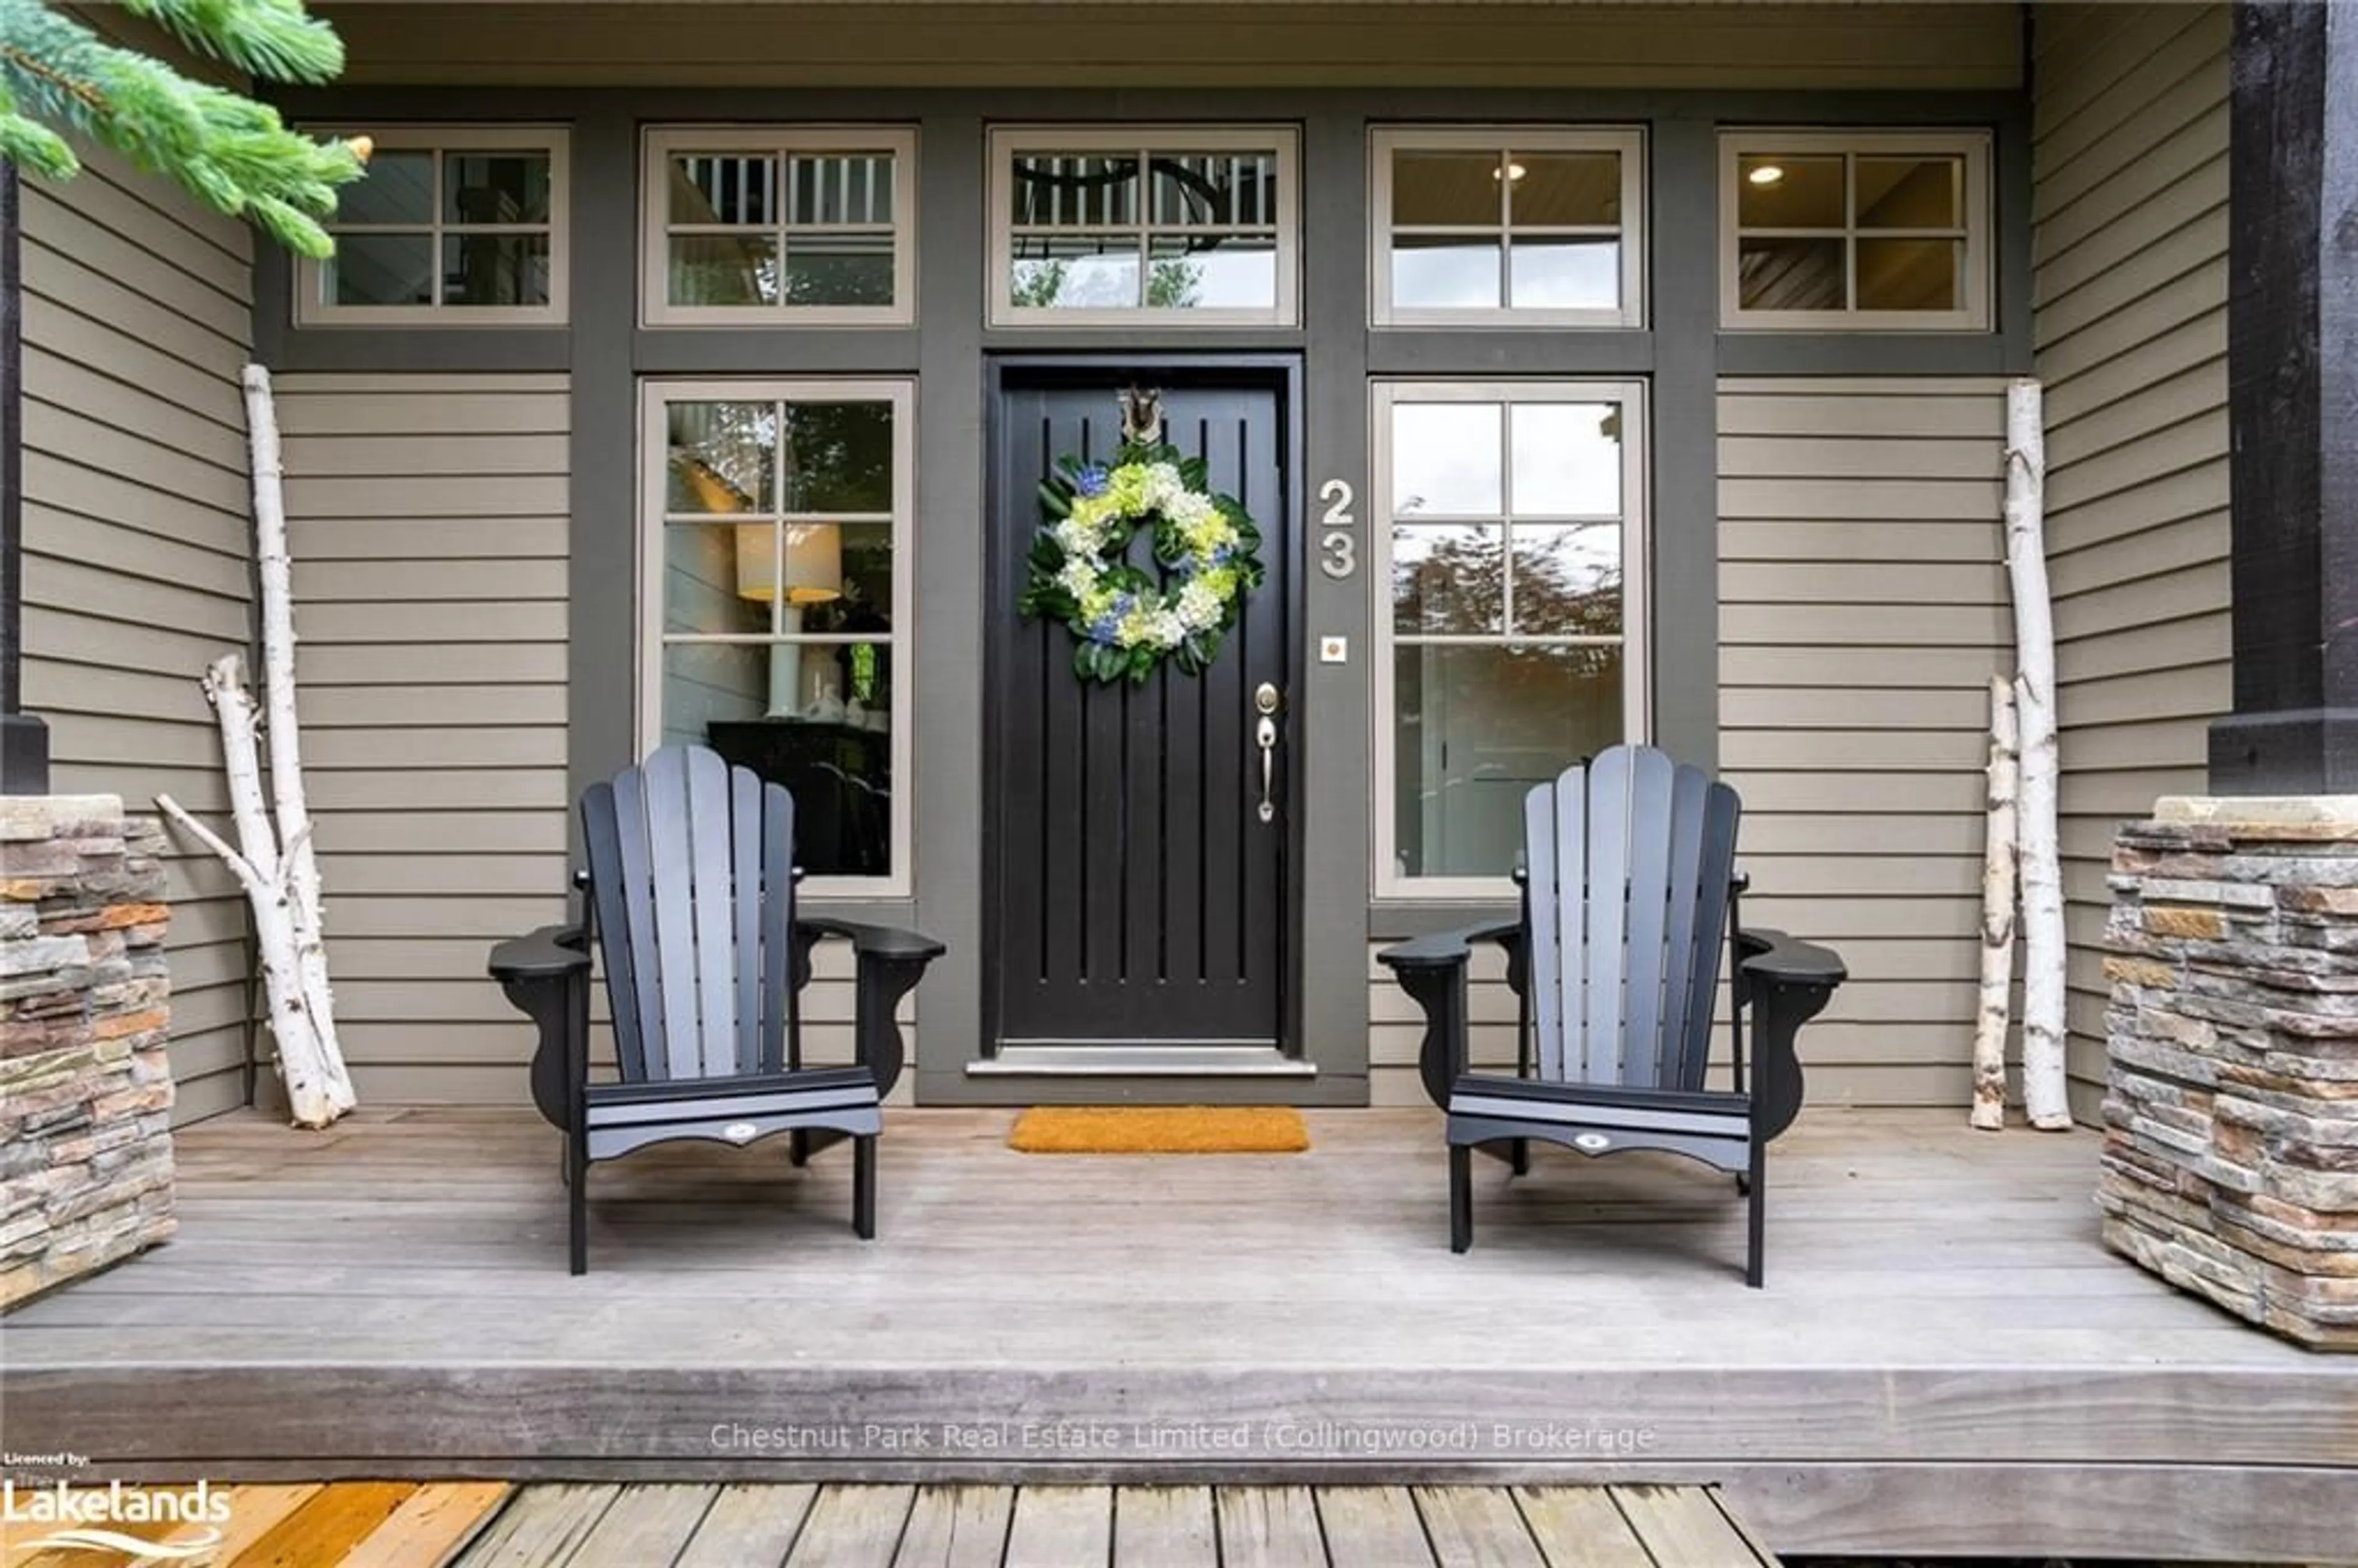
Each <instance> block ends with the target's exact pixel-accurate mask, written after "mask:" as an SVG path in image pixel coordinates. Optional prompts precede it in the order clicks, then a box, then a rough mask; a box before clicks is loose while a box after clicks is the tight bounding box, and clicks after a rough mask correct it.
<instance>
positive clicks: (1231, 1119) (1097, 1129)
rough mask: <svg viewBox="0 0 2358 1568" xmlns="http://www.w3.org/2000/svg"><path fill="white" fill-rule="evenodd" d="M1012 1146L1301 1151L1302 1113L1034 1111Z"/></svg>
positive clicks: (1080, 1150)
mask: <svg viewBox="0 0 2358 1568" xmlns="http://www.w3.org/2000/svg"><path fill="white" fill-rule="evenodd" d="M1007 1146H1008V1147H1009V1148H1011V1149H1016V1150H1020V1151H1022V1152H1024V1153H1026V1154H1299V1153H1301V1152H1303V1150H1305V1149H1307V1148H1309V1147H1310V1128H1309V1126H1308V1125H1307V1124H1306V1123H1305V1122H1303V1119H1302V1113H1301V1112H1300V1111H1298V1110H1294V1109H1293V1108H1289V1107H1285V1106H1217V1105H1076V1106H1049V1105H1039V1106H1033V1108H1031V1109H1029V1110H1027V1111H1025V1112H1024V1113H1023V1114H1022V1116H1019V1117H1017V1118H1016V1119H1015V1130H1013V1131H1012V1132H1011V1133H1009V1134H1008V1137H1007Z"/></svg>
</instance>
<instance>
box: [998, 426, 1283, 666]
mask: <svg viewBox="0 0 2358 1568" xmlns="http://www.w3.org/2000/svg"><path fill="white" fill-rule="evenodd" d="M1159 401H1160V400H1159V398H1158V396H1157V395H1155V394H1153V393H1138V392H1130V393H1125V394H1123V395H1122V443H1121V449H1120V451H1119V452H1117V453H1116V454H1115V455H1114V459H1113V461H1112V462H1110V463H1098V462H1089V461H1087V460H1083V459H1080V458H1076V457H1072V456H1066V457H1063V458H1060V459H1058V460H1057V463H1056V472H1055V473H1054V474H1052V475H1051V476H1050V477H1049V478H1047V479H1046V480H1044V481H1042V482H1041V485H1040V505H1041V509H1042V511H1043V512H1044V513H1045V514H1046V516H1047V524H1046V525H1045V526H1044V527H1043V528H1042V529H1041V530H1040V532H1039V535H1038V536H1037V537H1035V538H1034V539H1033V542H1032V552H1031V557H1030V568H1031V569H1030V579H1029V580H1028V581H1027V582H1026V584H1025V585H1024V589H1023V596H1022V600H1021V602H1020V604H1019V605H1018V608H1019V609H1020V610H1021V611H1022V615H1023V617H1024V619H1025V620H1027V621H1030V620H1038V619H1041V618H1043V617H1053V618H1054V619H1056V620H1059V621H1062V622H1064V623H1065V626H1066V627H1068V628H1069V629H1070V630H1071V632H1072V633H1073V639H1074V642H1075V644H1076V646H1075V647H1074V649H1073V673H1074V674H1075V675H1076V676H1080V677H1081V678H1082V679H1083V680H1090V681H1097V682H1099V683H1102V684H1106V685H1111V684H1114V683H1116V682H1119V681H1124V680H1128V681H1131V682H1142V681H1144V680H1145V679H1146V678H1147V677H1148V676H1151V675H1152V674H1153V673H1154V670H1155V668H1156V666H1158V665H1161V664H1162V663H1163V660H1164V659H1166V658H1167V659H1169V660H1171V661H1172V662H1173V663H1174V664H1175V665H1178V666H1179V668H1180V670H1181V671H1182V672H1183V673H1184V674H1187V675H1191V676H1192V675H1200V674H1202V673H1203V671H1204V670H1205V669H1206V668H1207V667H1208V666H1209V665H1211V663H1212V661H1213V659H1214V658H1216V657H1217V656H1218V654H1219V651H1220V642H1221V640H1222V639H1223V638H1224V637H1226V636H1227V635H1228V632H1229V631H1230V629H1231V628H1233V627H1234V626H1235V625H1236V623H1237V622H1238V618H1239V617H1240V616H1242V614H1243V613H1244V602H1245V595H1246V594H1248V593H1249V592H1250V591H1252V590H1253V589H1256V588H1259V587H1260V583H1261V575H1262V572H1261V563H1260V555H1259V551H1260V530H1259V529H1257V528H1255V527H1254V526H1253V521H1252V518H1251V517H1250V516H1249V515H1248V514H1246V512H1245V509H1244V508H1243V507H1242V506H1240V505H1238V503H1237V502H1236V501H1235V500H1234V499H1233V498H1231V497H1229V496H1226V495H1219V494H1215V493H1214V492H1212V491H1211V490H1210V489H1209V488H1208V486H1207V484H1206V470H1205V467H1204V462H1203V460H1202V459H1200V458H1187V457H1182V456H1181V455H1180V453H1179V450H1178V449H1177V448H1175V447H1173V446H1171V445H1170V444H1169V443H1168V442H1166V441H1164V440H1163V437H1162V427H1163V418H1162V414H1161V410H1160V408H1159V406H1158V405H1159ZM1141 528H1152V530H1153V539H1154V546H1153V558H1154V561H1155V563H1156V564H1157V565H1158V566H1159V567H1160V568H1162V576H1161V578H1160V579H1157V578H1156V577H1155V576H1153V575H1152V574H1150V573H1148V572H1146V571H1144V570H1142V569H1141V568H1138V567H1135V566H1132V565H1131V564H1130V559H1129V555H1130V545H1131V542H1132V540H1133V539H1135V538H1136V536H1137V534H1138V531H1139V530H1140V529H1141Z"/></svg>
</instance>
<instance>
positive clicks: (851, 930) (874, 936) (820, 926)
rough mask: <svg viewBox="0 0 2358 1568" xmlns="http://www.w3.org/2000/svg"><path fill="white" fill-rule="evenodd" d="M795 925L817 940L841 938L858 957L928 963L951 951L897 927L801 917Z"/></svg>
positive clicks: (820, 916)
mask: <svg viewBox="0 0 2358 1568" xmlns="http://www.w3.org/2000/svg"><path fill="white" fill-rule="evenodd" d="M795 925H796V926H797V927H799V928H800V929H802V930H803V931H806V932H808V933H810V934H811V935H815V936H840V937H842V938H844V939H845V940H846V941H848V942H849V943H850V944H851V950H852V952H854V953H855V954H858V955H860V956H861V957H866V956H868V955H870V954H873V955H875V956H876V957H884V958H917V959H922V960H925V961H927V962H930V961H932V960H933V959H936V958H938V957H941V956H942V955H943V954H944V953H946V952H947V951H949V949H948V947H947V946H945V945H944V944H942V943H940V942H936V940H934V939H933V938H932V937H930V936H927V935H924V934H922V933H920V932H915V931H903V930H902V929H900V928H899V927H898V926H893V925H869V924H868V923H867V922H865V921H860V920H837V919H835V918H833V917H832V916H828V915H808V914H805V915H797V916H796V917H795Z"/></svg>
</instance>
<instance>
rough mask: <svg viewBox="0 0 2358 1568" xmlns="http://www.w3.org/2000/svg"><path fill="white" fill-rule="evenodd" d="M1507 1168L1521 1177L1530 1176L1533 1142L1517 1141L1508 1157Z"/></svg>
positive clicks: (1524, 1139)
mask: <svg viewBox="0 0 2358 1568" xmlns="http://www.w3.org/2000/svg"><path fill="white" fill-rule="evenodd" d="M1507 1168H1508V1169H1509V1170H1511V1171H1513V1172H1514V1173H1515V1174H1517V1175H1519V1176H1528V1175H1530V1174H1531V1140H1530V1139H1528V1138H1518V1139H1516V1140H1515V1141H1514V1145H1513V1148H1512V1150H1511V1151H1510V1152H1509V1156H1508V1160H1507Z"/></svg>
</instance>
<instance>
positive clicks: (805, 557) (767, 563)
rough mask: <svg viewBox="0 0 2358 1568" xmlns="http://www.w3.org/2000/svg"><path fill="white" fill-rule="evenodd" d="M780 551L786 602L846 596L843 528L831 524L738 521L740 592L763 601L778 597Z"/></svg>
mask: <svg viewBox="0 0 2358 1568" xmlns="http://www.w3.org/2000/svg"><path fill="white" fill-rule="evenodd" d="M782 533H783V534H784V536H785V548H784V551H783V552H781V551H780V549H779V547H778V546H779V538H778V536H779V535H780V534H782ZM782 554H783V557H784V568H785V571H784V577H785V589H786V595H785V597H786V602H787V603H788V604H824V603H826V602H827V600H832V599H840V598H842V597H843V530H842V529H841V528H840V527H838V525H836V524H833V523H788V524H783V525H780V524H769V523H741V524H738V525H737V596H738V597H739V598H740V599H752V600H760V601H762V602H763V603H765V604H766V603H768V602H769V601H770V600H773V599H775V598H777V597H778V578H779V570H778V568H779V565H780V557H781V555H782Z"/></svg>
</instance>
